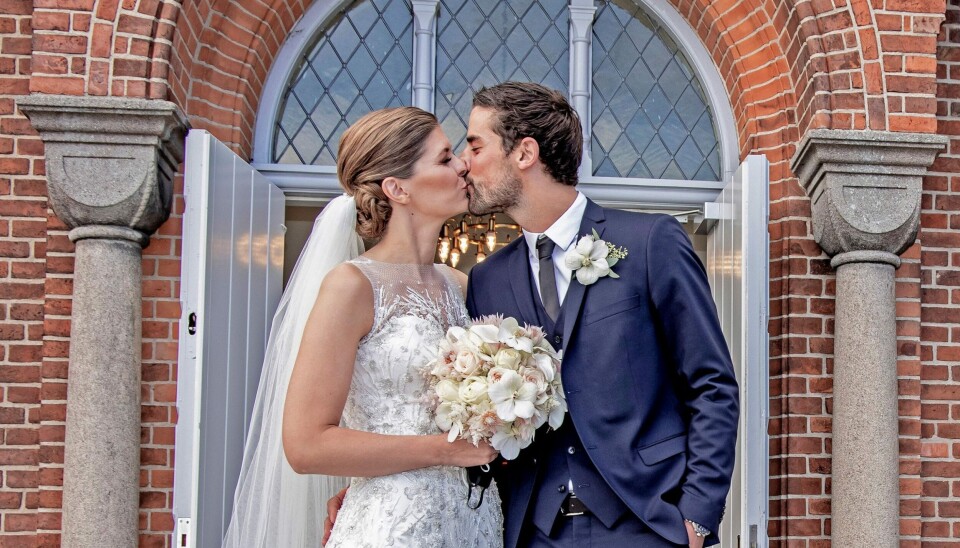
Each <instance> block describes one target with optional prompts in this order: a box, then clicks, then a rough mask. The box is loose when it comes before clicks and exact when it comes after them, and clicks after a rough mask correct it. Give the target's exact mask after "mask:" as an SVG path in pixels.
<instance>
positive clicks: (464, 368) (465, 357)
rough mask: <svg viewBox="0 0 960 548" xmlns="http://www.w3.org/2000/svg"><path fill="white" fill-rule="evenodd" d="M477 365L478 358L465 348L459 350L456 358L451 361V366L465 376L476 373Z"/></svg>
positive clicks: (478, 362)
mask: <svg viewBox="0 0 960 548" xmlns="http://www.w3.org/2000/svg"><path fill="white" fill-rule="evenodd" d="M479 367H480V360H478V359H477V356H476V355H475V354H474V353H472V352H468V351H466V350H461V351H460V353H459V354H457V359H456V360H455V361H454V362H453V368H454V369H456V370H457V372H459V373H461V374H463V375H466V376H469V375H473V374H474V373H476V372H477V369H478V368H479Z"/></svg>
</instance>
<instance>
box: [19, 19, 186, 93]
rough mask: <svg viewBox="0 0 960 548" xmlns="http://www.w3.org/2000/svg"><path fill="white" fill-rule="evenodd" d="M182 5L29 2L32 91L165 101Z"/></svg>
mask: <svg viewBox="0 0 960 548" xmlns="http://www.w3.org/2000/svg"><path fill="white" fill-rule="evenodd" d="M11 1H15V2H19V1H20V0H11ZM25 4H26V5H29V4H30V3H25ZM180 4H181V3H180V2H177V1H175V0H124V1H123V2H120V1H119V0H109V1H101V2H95V1H94V0H69V1H66V2H65V1H61V0H37V1H36V2H33V5H34V9H35V13H34V30H35V33H34V41H33V74H32V77H31V79H30V91H32V92H35V93H54V94H66V95H117V96H122V97H146V98H150V99H166V98H167V97H168V93H169V85H168V81H167V80H168V77H169V74H168V73H169V68H170V62H169V59H170V52H171V51H172V44H173V42H172V38H173V34H174V29H175V21H176V18H177V16H178V14H179V10H180Z"/></svg>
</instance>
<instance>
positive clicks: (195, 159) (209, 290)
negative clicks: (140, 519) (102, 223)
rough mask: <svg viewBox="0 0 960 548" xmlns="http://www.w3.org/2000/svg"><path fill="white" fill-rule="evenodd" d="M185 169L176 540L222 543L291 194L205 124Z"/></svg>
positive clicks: (277, 286) (276, 286)
mask: <svg viewBox="0 0 960 548" xmlns="http://www.w3.org/2000/svg"><path fill="white" fill-rule="evenodd" d="M185 166H186V168H185V180H184V202H185V205H186V209H185V211H184V228H183V258H182V263H181V268H182V272H181V284H182V285H181V287H182V289H181V304H182V318H181V322H180V325H181V332H180V354H179V362H178V378H177V408H178V413H179V420H178V424H177V439H176V448H177V451H176V462H175V480H174V504H173V506H174V508H173V510H174V515H175V516H176V517H177V518H178V538H176V539H175V542H174V546H219V545H220V543H221V540H222V538H223V533H224V531H225V530H226V526H227V524H228V522H229V519H230V514H231V511H232V508H233V496H234V489H235V487H236V481H237V477H238V475H239V473H240V463H241V459H242V456H243V447H244V442H245V439H244V438H245V436H246V432H247V426H248V423H249V417H250V413H251V410H252V408H253V402H254V397H255V395H256V390H257V384H258V383H259V379H260V368H261V366H262V364H263V354H264V347H265V344H266V342H265V341H266V336H267V333H268V331H269V325H270V320H271V319H272V316H273V313H274V311H275V310H276V306H277V303H278V302H279V299H280V291H281V281H282V268H283V262H282V261H283V251H282V247H283V230H284V228H283V224H282V223H283V214H284V209H283V208H284V196H283V192H281V191H280V189H278V188H277V187H276V186H275V185H273V184H272V183H270V182H269V181H267V180H266V179H265V178H264V177H263V176H262V175H260V174H259V173H258V172H257V171H256V170H254V169H253V168H251V167H250V166H249V165H248V164H246V162H244V161H243V160H241V159H240V158H239V157H238V156H237V155H235V154H234V153H233V152H232V151H231V150H230V149H228V148H227V147H226V146H224V145H223V144H222V143H220V142H218V141H217V140H216V139H214V138H213V137H212V136H211V135H210V134H209V133H207V132H206V131H197V130H194V131H191V132H190V133H189V135H188V136H187V152H186V160H185ZM277 246H279V247H280V250H279V253H278V252H277V250H276V249H275V248H276V247H277ZM182 519H189V520H190V522H189V523H182V522H180V521H179V520H182ZM189 529H192V531H191V532H190V534H189V535H188V536H187V537H186V538H184V537H183V534H184V533H186V531H187V530H189ZM184 540H186V541H187V543H186V544H183V542H184Z"/></svg>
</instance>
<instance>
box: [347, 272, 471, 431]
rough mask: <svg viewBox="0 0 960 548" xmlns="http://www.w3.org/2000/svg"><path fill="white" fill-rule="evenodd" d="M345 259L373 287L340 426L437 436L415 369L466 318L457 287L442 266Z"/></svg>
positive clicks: (418, 371) (424, 386) (418, 369)
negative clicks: (369, 315)
mask: <svg viewBox="0 0 960 548" xmlns="http://www.w3.org/2000/svg"><path fill="white" fill-rule="evenodd" d="M351 262H352V264H353V265H354V266H356V267H357V268H359V269H360V271H361V272H363V274H364V275H365V276H366V277H367V278H368V279H369V280H370V284H371V286H372V287H373V306H374V318H373V327H372V328H371V329H370V332H369V333H368V334H367V335H366V336H365V337H364V338H363V339H362V340H361V341H360V346H359V348H358V349H357V360H356V365H355V366H354V372H353V382H352V384H351V386H350V393H349V395H348V396H347V402H346V406H345V407H344V410H343V420H344V425H345V426H346V427H347V428H351V429H356V430H365V431H367V432H376V433H380V434H436V433H438V432H439V429H438V428H437V426H436V425H435V424H434V417H433V411H432V409H430V406H429V405H428V404H427V398H426V396H427V389H428V384H427V380H426V378H425V376H424V375H423V373H422V370H423V368H424V367H425V366H426V364H427V362H429V361H430V360H432V359H433V358H434V357H435V356H436V350H437V342H438V341H439V340H440V339H441V338H442V337H443V336H444V333H446V331H447V328H449V327H450V326H452V325H465V324H466V323H467V321H468V319H469V317H468V315H467V310H466V308H465V307H464V305H463V297H462V296H461V290H460V285H459V283H457V280H456V278H454V274H453V273H452V272H451V271H450V269H449V268H448V267H446V266H445V265H416V264H412V265H411V264H391V263H381V262H377V261H373V260H370V259H367V258H366V257H358V258H357V259H354V260H353V261H351Z"/></svg>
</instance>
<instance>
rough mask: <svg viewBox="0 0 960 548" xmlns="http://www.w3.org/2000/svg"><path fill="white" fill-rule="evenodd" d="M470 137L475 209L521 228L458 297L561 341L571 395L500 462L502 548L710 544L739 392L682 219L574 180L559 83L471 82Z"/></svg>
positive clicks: (572, 131)
mask: <svg viewBox="0 0 960 548" xmlns="http://www.w3.org/2000/svg"><path fill="white" fill-rule="evenodd" d="M467 143H468V145H467V148H466V150H465V151H464V154H463V156H464V159H465V160H467V162H468V164H469V169H470V173H469V175H468V176H467V182H468V192H469V193H470V212H471V213H473V214H475V215H482V214H486V213H491V212H500V211H502V212H505V213H506V214H508V215H509V216H510V217H512V218H513V219H514V220H515V221H516V222H517V223H519V224H520V226H521V227H522V228H523V237H522V238H517V239H516V240H515V241H514V242H512V243H511V244H509V245H508V246H507V247H505V248H504V249H503V250H502V251H500V252H498V253H495V254H493V255H491V256H490V257H489V258H488V259H487V260H486V261H485V262H483V263H481V264H479V265H477V266H476V267H474V268H473V270H472V272H471V273H470V283H469V287H468V290H467V307H468V309H469V311H470V314H471V316H473V317H477V316H480V315H486V314H503V315H504V316H513V317H515V318H517V319H518V320H519V321H520V322H521V323H522V322H527V323H530V324H535V325H540V326H543V327H544V328H545V331H546V333H547V334H548V335H549V340H550V342H551V343H552V344H553V345H554V346H555V347H556V348H558V349H560V348H562V349H563V361H562V366H561V367H562V378H563V386H564V391H565V392H566V397H567V402H568V405H569V415H568V416H567V418H566V420H565V421H564V423H563V426H562V427H561V428H560V429H559V430H558V431H556V432H539V433H538V435H537V439H536V441H535V442H534V444H533V445H532V446H530V447H529V448H528V449H526V450H525V451H523V452H522V453H521V454H520V456H519V457H517V459H515V460H513V461H503V462H502V463H501V464H499V465H496V470H495V477H496V478H497V485H498V487H499V490H500V494H501V497H502V498H503V510H504V520H505V521H504V540H505V545H506V546H507V547H508V548H513V547H516V546H521V547H532V548H540V547H571V548H572V547H578V548H579V547H582V546H611V547H619V546H639V547H657V546H677V545H680V546H691V547H695V548H699V547H700V546H702V545H703V544H704V541H706V544H708V545H709V544H715V543H717V542H718V541H719V539H718V538H717V536H716V533H717V531H718V529H719V525H720V520H721V518H722V515H723V511H724V501H725V499H726V496H727V491H728V489H729V486H730V476H731V472H732V469H733V464H734V447H735V444H736V437H737V422H738V413H739V403H738V389H737V381H736V378H735V377H734V372H733V367H732V364H731V360H730V355H729V353H728V351H727V347H726V344H725V342H724V339H723V334H722V333H721V330H720V325H719V322H718V320H717V313H716V309H715V307H714V304H713V300H712V298H711V295H710V288H709V286H708V284H707V278H706V274H705V272H704V268H703V266H702V265H701V263H700V261H699V260H698V259H697V257H696V255H695V254H694V251H693V249H692V247H691V244H690V241H689V239H688V237H687V235H686V233H685V232H684V230H683V228H682V227H681V226H680V224H679V223H678V222H677V221H676V220H674V219H673V218H672V217H671V216H668V215H651V214H643V213H631V212H625V211H619V210H614V209H606V208H602V207H600V206H598V205H597V204H595V203H593V202H592V201H590V200H588V199H587V198H586V197H585V196H584V195H583V194H581V193H580V192H578V191H577V190H576V188H575V185H576V184H577V170H578V167H579V165H580V158H581V155H582V146H583V134H582V130H581V126H580V120H579V118H578V116H577V114H576V112H575V111H574V110H573V108H572V107H571V106H570V104H569V103H568V102H567V101H566V99H565V98H564V97H563V95H561V94H560V93H558V92H556V91H553V90H550V89H548V88H545V87H543V86H540V85H537V84H530V83H518V82H507V83H504V84H500V85H497V86H494V87H490V88H485V89H482V90H480V92H479V93H477V94H476V96H475V97H474V101H473V110H472V112H471V114H470V121H469V128H468V130H467ZM594 231H595V232H596V234H597V237H598V238H599V239H600V240H602V242H601V243H599V244H598V245H597V246H595V247H597V248H602V247H603V245H604V244H605V243H607V242H609V243H610V244H612V245H613V246H615V247H616V248H619V249H620V250H621V251H624V252H625V254H626V256H625V257H624V258H622V259H620V260H619V261H618V262H617V263H616V264H615V265H614V266H613V267H612V271H613V273H614V275H604V269H603V265H602V264H599V265H598V263H594V262H591V261H590V260H589V258H588V257H585V256H584V255H583V254H579V255H578V253H579V252H581V251H583V249H584V248H583V247H581V246H578V245H577V243H578V241H580V242H582V240H581V238H582V237H584V236H588V235H592V234H593V232H594ZM600 240H598V241H600ZM568 258H575V259H576V260H571V261H568V260H567V259H568ZM594 258H596V257H594ZM570 266H573V267H575V269H574V270H572V269H571V268H570ZM598 266H599V268H597V267H598Z"/></svg>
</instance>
